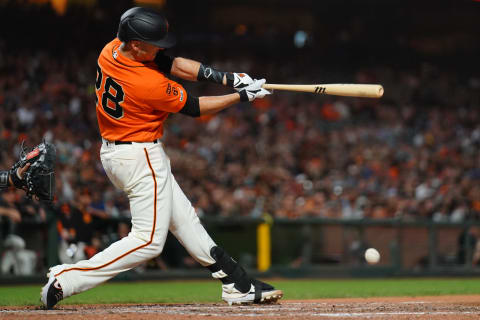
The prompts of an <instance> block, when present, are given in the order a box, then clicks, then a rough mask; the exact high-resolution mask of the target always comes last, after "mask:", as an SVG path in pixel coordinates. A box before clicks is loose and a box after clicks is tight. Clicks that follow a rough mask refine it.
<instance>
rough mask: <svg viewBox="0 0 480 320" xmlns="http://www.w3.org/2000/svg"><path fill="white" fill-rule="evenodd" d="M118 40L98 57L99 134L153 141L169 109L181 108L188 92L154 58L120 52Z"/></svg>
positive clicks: (112, 138)
mask: <svg viewBox="0 0 480 320" xmlns="http://www.w3.org/2000/svg"><path fill="white" fill-rule="evenodd" d="M121 43H122V42H121V41H120V40H119V39H117V38H116V39H114V40H113V41H111V42H110V43H108V44H107V45H106V46H105V47H104V48H103V50H102V52H101V53H100V56H99V58H98V65H97V81H96V83H95V91H96V95H97V96H96V100H97V106H96V109H97V120H98V126H99V128H100V134H101V135H102V137H103V138H105V139H107V140H110V141H135V142H147V141H153V140H155V139H158V138H161V137H162V135H163V122H164V121H165V120H166V119H167V117H168V115H169V113H176V112H178V111H180V110H181V109H182V108H183V106H184V105H185V102H186V101H187V92H186V91H185V89H184V88H183V87H182V86H181V85H180V84H178V83H176V82H175V81H172V80H170V79H168V78H167V77H165V75H164V74H163V73H161V72H160V71H159V70H158V68H157V66H156V64H155V63H154V62H148V63H143V62H138V61H134V60H131V59H129V58H127V57H125V56H123V55H122V54H121V53H120V50H119V46H120V44H121Z"/></svg>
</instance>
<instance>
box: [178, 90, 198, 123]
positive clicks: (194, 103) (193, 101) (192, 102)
mask: <svg viewBox="0 0 480 320" xmlns="http://www.w3.org/2000/svg"><path fill="white" fill-rule="evenodd" d="M179 112H180V113H183V114H184V115H187V116H190V117H195V118H196V117H200V101H199V99H198V97H194V96H191V95H188V97H187V101H185V105H184V106H183V108H182V110H180V111H179Z"/></svg>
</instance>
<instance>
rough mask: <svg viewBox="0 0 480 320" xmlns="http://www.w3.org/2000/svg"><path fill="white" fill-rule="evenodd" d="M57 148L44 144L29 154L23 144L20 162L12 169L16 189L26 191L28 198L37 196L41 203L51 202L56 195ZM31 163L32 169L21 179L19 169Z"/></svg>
mask: <svg viewBox="0 0 480 320" xmlns="http://www.w3.org/2000/svg"><path fill="white" fill-rule="evenodd" d="M55 157H56V149H55V146H54V145H53V144H51V143H48V142H45V141H44V142H42V143H40V144H39V145H37V146H35V147H34V148H33V149H32V150H31V151H29V152H27V151H26V150H25V149H24V147H23V143H22V152H21V154H20V160H19V161H18V162H17V163H15V164H14V165H13V167H12V168H11V169H10V177H11V178H12V182H13V184H14V186H15V187H17V188H19V189H23V190H25V192H26V193H27V197H28V198H30V199H31V198H32V196H35V197H36V198H37V199H38V200H40V201H46V202H51V201H52V200H53V197H54V194H55V171H54V169H55ZM27 163H30V168H28V170H27V172H25V173H24V175H23V178H22V179H20V178H19V177H18V175H17V169H18V168H22V167H23V166H25V165H26V164H27Z"/></svg>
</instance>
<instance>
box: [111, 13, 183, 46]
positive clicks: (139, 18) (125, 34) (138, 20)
mask: <svg viewBox="0 0 480 320" xmlns="http://www.w3.org/2000/svg"><path fill="white" fill-rule="evenodd" d="M117 37H118V38H119V39H120V41H122V42H127V41H130V40H140V41H144V42H147V43H150V44H152V45H154V46H157V47H160V48H170V47H173V46H174V45H175V37H174V36H173V35H172V34H170V33H168V21H167V19H166V18H165V17H164V16H163V15H162V14H161V13H160V12H158V11H155V10H153V9H150V8H143V7H135V8H131V9H128V10H127V11H125V13H124V14H122V17H121V18H120V24H119V25H118V33H117Z"/></svg>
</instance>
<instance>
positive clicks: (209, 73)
mask: <svg viewBox="0 0 480 320" xmlns="http://www.w3.org/2000/svg"><path fill="white" fill-rule="evenodd" d="M224 76H225V72H223V71H219V70H215V69H213V68H212V67H210V66H206V65H204V64H203V63H201V64H200V68H199V69H198V74H197V80H198V81H208V82H212V83H217V84H223V77H224Z"/></svg>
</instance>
